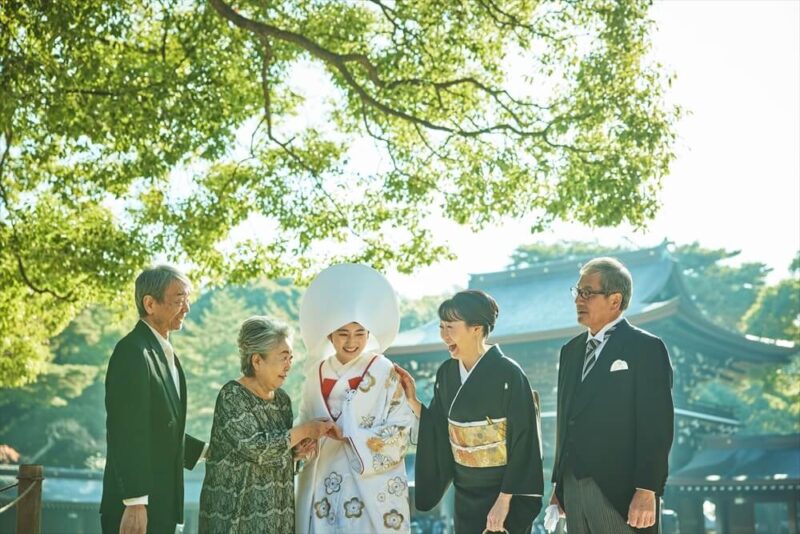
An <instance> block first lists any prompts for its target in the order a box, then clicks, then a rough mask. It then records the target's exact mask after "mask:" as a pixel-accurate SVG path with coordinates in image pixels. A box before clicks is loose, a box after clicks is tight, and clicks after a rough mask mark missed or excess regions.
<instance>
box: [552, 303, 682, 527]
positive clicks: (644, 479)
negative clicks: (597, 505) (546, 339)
mask: <svg viewBox="0 0 800 534" xmlns="http://www.w3.org/2000/svg"><path fill="white" fill-rule="evenodd" d="M586 339H587V333H586V332H584V333H583V334H581V335H579V336H577V337H575V338H573V339H572V340H570V341H569V342H568V343H567V344H566V345H564V346H563V347H562V349H561V357H560V364H559V370H558V412H557V417H556V457H555V465H554V467H553V482H555V483H556V494H557V495H558V499H559V502H560V503H561V504H562V506H564V504H565V500H564V494H563V492H564V484H563V478H564V473H565V471H566V470H567V469H570V470H572V472H573V474H574V475H575V478H577V479H581V478H585V477H592V478H593V479H594V481H595V482H596V483H597V485H598V486H599V487H600V490H601V491H602V492H603V495H604V496H605V497H606V498H607V499H608V500H609V501H610V502H611V504H612V505H613V507H614V508H615V509H616V510H617V511H618V512H619V513H620V515H621V516H622V517H623V518H624V519H626V520H627V517H628V507H629V505H630V502H631V498H632V497H633V494H634V492H635V491H636V488H642V489H649V490H652V491H654V492H655V493H656V495H658V496H660V495H662V494H663V493H664V485H665V484H666V481H667V472H668V466H667V457H668V456H669V450H670V447H671V446H672V437H673V419H674V409H673V405H672V366H671V364H670V361H669V355H668V354H667V348H666V347H665V346H664V342H663V341H661V339H659V338H658V337H656V336H654V335H652V334H650V333H648V332H645V331H644V330H641V329H639V328H636V327H634V326H631V324H630V323H628V321H626V320H625V319H622V320H621V321H620V322H619V323H617V325H616V326H615V328H614V331H613V332H611V334H610V336H609V338H608V341H606V344H605V346H604V347H603V349H602V350H601V351H600V355H599V357H598V359H597V363H596V364H595V366H594V368H593V369H592V370H591V372H589V374H588V375H587V376H586V378H585V379H584V381H583V382H581V372H582V369H583V362H584V357H585V354H586ZM564 511H565V512H566V514H567V516H569V509H566V508H565V510H564ZM638 531H639V532H647V533H656V532H657V531H658V521H656V525H654V526H653V527H651V528H647V529H638Z"/></svg>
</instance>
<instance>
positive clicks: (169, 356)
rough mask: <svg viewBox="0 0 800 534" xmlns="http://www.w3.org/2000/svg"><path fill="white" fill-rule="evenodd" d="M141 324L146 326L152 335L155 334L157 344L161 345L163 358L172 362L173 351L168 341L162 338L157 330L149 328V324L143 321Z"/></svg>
mask: <svg viewBox="0 0 800 534" xmlns="http://www.w3.org/2000/svg"><path fill="white" fill-rule="evenodd" d="M142 322H143V323H144V324H146V325H147V328H149V329H150V331H151V332H153V334H155V336H156V340H158V344H159V345H161V350H163V351H164V356H166V357H167V359H169V360H172V358H174V357H175V349H173V348H172V344H171V343H170V342H169V340H168V339H167V338H165V337H164V336H162V335H161V333H160V332H159V331H158V330H156V329H155V328H153V327H152V326H150V323H148V322H147V321H145V320H144V319H142Z"/></svg>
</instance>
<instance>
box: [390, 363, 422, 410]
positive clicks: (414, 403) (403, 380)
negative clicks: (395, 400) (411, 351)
mask: <svg viewBox="0 0 800 534" xmlns="http://www.w3.org/2000/svg"><path fill="white" fill-rule="evenodd" d="M394 370H395V372H396V373H397V375H398V376H399V377H400V385H401V386H402V387H403V393H405V395H406V399H408V404H409V406H411V409H412V410H413V411H414V413H415V414H416V416H417V417H419V414H420V412H421V411H422V403H421V402H420V401H419V399H418V398H417V382H416V380H414V377H413V376H411V373H409V372H408V371H406V370H405V369H403V368H402V367H400V366H399V365H397V364H394Z"/></svg>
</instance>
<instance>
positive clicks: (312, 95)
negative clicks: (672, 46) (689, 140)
mask: <svg viewBox="0 0 800 534" xmlns="http://www.w3.org/2000/svg"><path fill="white" fill-rule="evenodd" d="M649 4H650V2H648V1H644V0H624V1H619V0H586V1H583V0H582V1H580V2H578V1H574V0H561V1H558V2H539V1H535V0H514V1H511V0H509V1H502V2H501V1H497V0H479V1H477V2H474V3H471V4H464V3H463V2H457V1H441V0H436V1H433V0H419V1H415V2H393V1H383V0H368V1H365V2H344V1H334V0H327V1H324V0H283V1H276V2H263V1H260V2H259V1H254V0H240V1H237V2H235V3H233V2H226V1H224V0H209V2H197V3H195V2H188V3H187V2H180V1H178V0H127V1H120V0H115V1H110V2H108V1H99V0H64V1H60V2H45V1H43V0H31V1H29V0H25V1H21V0H8V1H4V2H3V3H2V5H1V6H0V94H2V98H0V280H1V281H2V284H1V285H0V330H2V331H3V332H4V336H3V339H2V344H1V345H0V385H15V384H21V383H24V382H25V381H27V380H29V379H31V377H33V376H34V375H35V374H36V373H37V372H38V371H39V370H41V369H42V365H43V362H45V361H46V360H47V355H48V347H47V339H48V338H49V337H51V336H52V335H53V334H55V333H57V332H59V331H60V330H61V329H62V328H63V327H64V326H65V325H66V324H67V322H68V321H69V320H70V319H71V318H72V317H75V316H76V315H77V313H79V311H80V310H82V309H84V308H85V307H86V306H87V305H88V304H89V303H94V302H106V303H108V302H111V301H113V300H114V299H115V298H117V297H119V295H120V293H121V292H123V291H124V292H128V291H130V282H131V280H132V279H133V277H134V276H135V274H136V272H137V270H139V269H140V268H141V267H142V266H143V265H145V264H146V263H148V262H149V261H151V260H152V259H153V258H154V257H157V258H166V259H167V260H170V261H175V262H181V263H188V264H190V265H191V266H192V268H193V269H194V273H193V274H194V275H195V276H196V277H197V278H198V279H200V280H202V281H203V282H204V283H212V284H213V283H220V282H226V283H241V282H244V281H246V280H249V279H253V278H254V277H256V276H261V275H266V276H267V277H269V278H272V279H278V278H280V277H282V276H294V277H298V278H301V277H303V276H307V275H309V274H311V273H313V272H314V271H315V270H316V269H318V268H319V265H321V264H324V263H326V262H330V261H337V260H341V259H345V258H346V259H348V260H351V261H361V262H365V263H369V264H372V265H374V266H376V267H377V268H387V267H389V266H393V267H396V268H398V269H399V270H400V271H403V272H410V271H411V270H413V269H414V268H415V267H417V266H420V265H425V264H430V263H432V262H435V261H437V260H438V259H441V258H442V257H444V256H446V255H447V254H448V251H447V249H446V248H445V247H443V246H442V243H441V242H440V241H438V240H437V239H436V236H435V235H434V232H433V231H432V229H431V228H430V227H429V226H426V224H425V221H426V218H427V217H428V216H429V215H444V216H445V217H447V218H449V219H451V220H454V221H457V222H458V223H461V224H465V225H470V226H472V227H475V228H478V227H481V226H484V225H486V224H489V223H492V222H494V221H497V220H498V219H499V218H502V217H509V216H510V217H521V216H524V215H530V216H532V217H534V220H535V223H534V228H543V227H545V226H546V225H547V224H549V223H550V222H551V221H553V220H555V219H567V220H576V221H580V222H583V223H588V224H592V225H615V224H618V223H621V222H624V221H627V222H630V223H632V224H634V225H641V224H643V223H644V222H645V221H647V220H648V219H649V218H651V217H652V216H653V214H654V213H655V211H656V209H657V206H658V201H657V195H656V193H657V192H658V190H659V189H660V185H661V181H662V179H663V177H664V176H665V175H666V173H667V170H668V166H669V163H670V161H671V160H672V158H673V153H672V148H671V147H672V143H673V140H674V136H675V134H674V124H675V121H676V120H677V118H678V116H679V114H680V110H679V109H678V108H677V107H675V106H673V105H671V104H669V103H667V102H666V101H665V97H664V91H665V87H666V86H667V84H668V82H669V76H668V75H667V74H666V73H664V72H663V69H662V67H661V66H660V65H659V64H658V63H657V62H656V61H655V59H654V58H653V57H652V55H651V52H650V36H651V33H652V31H653V24H652V22H651V21H650V20H649V18H648V8H649Z"/></svg>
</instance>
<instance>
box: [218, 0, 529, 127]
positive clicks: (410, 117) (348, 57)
mask: <svg viewBox="0 0 800 534" xmlns="http://www.w3.org/2000/svg"><path fill="white" fill-rule="evenodd" d="M209 2H210V3H211V5H212V6H213V7H214V9H215V10H216V11H217V12H218V13H219V14H220V15H221V16H222V17H223V18H225V19H227V20H229V21H230V22H232V23H233V24H234V25H236V26H238V27H240V28H243V29H245V30H248V31H250V32H252V33H254V34H256V35H259V36H264V37H272V38H275V39H279V40H281V41H284V42H287V43H291V44H294V45H296V46H298V47H300V48H302V49H304V50H306V51H307V52H309V53H310V54H311V55H313V56H314V57H316V58H318V59H321V60H322V61H324V62H325V63H326V64H328V65H329V66H331V67H333V68H334V69H335V70H336V71H338V73H339V74H340V75H341V77H342V78H343V80H344V81H345V83H346V84H347V85H348V86H349V87H350V89H352V90H353V91H354V92H355V93H356V95H357V96H358V97H359V98H360V99H361V100H362V102H364V103H366V104H367V105H369V106H370V107H373V108H375V109H378V110H379V111H381V112H383V113H385V114H386V115H389V116H393V117H396V118H399V119H401V120H404V121H407V122H410V123H413V124H417V125H419V126H423V127H425V128H427V129H430V130H436V131H441V132H445V133H452V134H456V135H459V136H462V137H477V136H480V135H484V134H488V133H493V132H498V131H508V132H512V133H514V134H516V135H518V136H520V137H542V136H543V135H544V133H543V131H542V130H531V131H529V130H526V129H525V128H524V126H523V125H518V126H519V127H515V126H512V125H511V124H506V123H500V124H494V125H490V126H484V127H477V128H475V129H470V130H467V129H463V128H460V127H451V126H446V125H443V124H438V123H436V122H433V121H431V120H428V119H425V118H423V117H419V116H417V115H414V114H412V113H409V112H406V111H404V110H401V109H397V108H394V107H392V106H389V105H387V104H385V103H383V102H381V101H380V100H378V99H377V98H375V97H374V96H373V95H372V94H370V93H369V91H367V90H366V89H365V88H364V87H363V86H362V85H361V84H360V83H359V82H358V81H357V80H356V78H355V76H354V74H353V72H351V70H350V69H349V68H348V63H356V64H358V65H360V66H361V67H363V68H364V70H365V71H366V76H367V79H369V80H370V81H371V82H372V83H373V84H375V85H376V86H377V87H379V88H382V89H392V88H395V87H398V86H400V85H423V84H427V85H431V86H433V87H436V86H437V85H438V86H440V87H449V86H453V85H457V84H464V83H470V84H473V85H475V86H476V87H478V88H479V89H481V90H484V91H486V92H487V93H488V94H490V95H492V96H495V97H496V96H497V95H498V94H501V93H505V92H504V91H501V90H489V88H488V87H487V86H486V85H484V84H482V83H480V82H478V81H477V80H475V79H474V78H460V79H457V80H450V81H444V82H431V81H425V80H420V79H408V80H396V81H393V82H386V81H384V80H383V79H382V78H381V77H380V75H379V72H378V68H377V67H376V66H375V65H374V64H373V63H372V62H371V61H370V60H369V58H368V57H367V56H365V55H364V54H357V53H350V54H338V53H336V52H333V51H331V50H328V49H327V48H324V47H323V46H321V45H319V44H318V43H316V42H314V41H312V40H311V39H309V38H308V37H306V36H304V35H301V34H298V33H295V32H290V31H287V30H283V29H280V28H277V27H275V26H272V25H270V24H267V23H264V22H260V21H256V20H252V19H249V18H247V17H245V16H243V15H241V14H239V13H238V12H236V11H235V10H234V9H233V8H231V7H230V6H229V5H228V4H226V3H225V2H224V1H223V0H209ZM505 94H508V93H505Z"/></svg>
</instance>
